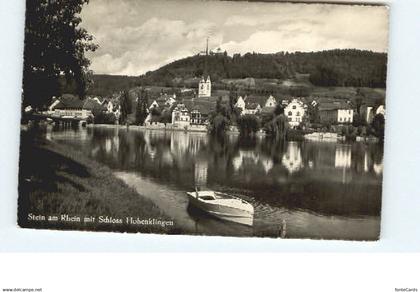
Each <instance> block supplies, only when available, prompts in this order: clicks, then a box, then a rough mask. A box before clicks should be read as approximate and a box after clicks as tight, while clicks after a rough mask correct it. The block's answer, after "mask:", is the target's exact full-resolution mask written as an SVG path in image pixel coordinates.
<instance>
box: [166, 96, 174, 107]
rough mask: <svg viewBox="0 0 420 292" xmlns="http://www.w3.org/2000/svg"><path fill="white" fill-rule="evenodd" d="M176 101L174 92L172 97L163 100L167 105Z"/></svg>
mask: <svg viewBox="0 0 420 292" xmlns="http://www.w3.org/2000/svg"><path fill="white" fill-rule="evenodd" d="M175 102H176V94H175V93H174V95H173V96H172V97H169V98H168V99H167V100H166V101H165V105H167V106H170V107H171V106H172V105H173V104H174V103H175Z"/></svg>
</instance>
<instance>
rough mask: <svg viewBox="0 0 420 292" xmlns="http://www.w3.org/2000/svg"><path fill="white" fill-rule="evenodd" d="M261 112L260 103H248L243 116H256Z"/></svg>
mask: <svg viewBox="0 0 420 292" xmlns="http://www.w3.org/2000/svg"><path fill="white" fill-rule="evenodd" d="M260 111H261V106H260V105H259V104H258V103H247V104H246V105H245V110H243V111H242V112H241V114H242V115H256V114H258V113H259V112H260Z"/></svg>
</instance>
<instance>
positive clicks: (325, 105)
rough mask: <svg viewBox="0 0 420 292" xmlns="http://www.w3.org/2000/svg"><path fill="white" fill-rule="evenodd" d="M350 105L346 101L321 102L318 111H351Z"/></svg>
mask: <svg viewBox="0 0 420 292" xmlns="http://www.w3.org/2000/svg"><path fill="white" fill-rule="evenodd" d="M350 108H351V107H350V105H349V104H348V103H346V102H344V101H338V100H336V101H329V102H320V103H319V107H318V109H319V110H320V111H328V110H339V109H350Z"/></svg>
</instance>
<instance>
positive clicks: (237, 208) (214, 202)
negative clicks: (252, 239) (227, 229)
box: [187, 190, 254, 226]
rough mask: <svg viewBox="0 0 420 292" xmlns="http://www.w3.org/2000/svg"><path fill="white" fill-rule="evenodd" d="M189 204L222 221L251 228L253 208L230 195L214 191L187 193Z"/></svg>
mask: <svg viewBox="0 0 420 292" xmlns="http://www.w3.org/2000/svg"><path fill="white" fill-rule="evenodd" d="M187 195H188V198H189V201H190V204H191V205H192V206H193V207H195V208H197V209H200V210H202V211H204V212H206V213H208V214H210V215H212V216H214V217H217V218H219V219H222V220H227V221H231V222H236V223H240V224H244V225H249V226H252V224H253V220H254V207H253V206H252V205H251V204H250V203H248V202H246V201H244V200H242V199H241V198H237V197H235V196H232V195H228V194H225V193H221V192H214V191H198V190H196V191H195V192H187Z"/></svg>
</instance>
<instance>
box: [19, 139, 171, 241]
mask: <svg viewBox="0 0 420 292" xmlns="http://www.w3.org/2000/svg"><path fill="white" fill-rule="evenodd" d="M27 135H28V134H26V133H24V134H23V135H22V140H21V156H20V171H19V210H18V214H19V216H18V217H19V219H18V221H19V225H20V226H21V227H30V228H54V229H79V230H101V231H127V232H153V233H179V232H178V231H177V230H176V225H175V226H167V227H161V226H157V225H151V226H148V225H125V224H124V225H119V224H113V225H111V224H103V223H102V224H99V223H68V222H58V223H56V222H55V223H52V222H36V221H29V222H28V221H27V220H26V219H27V215H28V214H29V213H33V214H35V215H38V214H40V215H47V216H48V215H60V214H68V215H70V216H73V215H79V216H85V215H86V216H96V217H98V216H112V217H114V218H123V219H124V218H125V217H126V216H131V217H134V218H136V217H139V218H141V219H149V218H155V219H159V220H171V219H170V218H168V217H167V216H166V215H165V214H164V213H163V212H162V211H161V210H160V209H159V208H158V207H157V206H155V205H154V204H153V203H152V202H151V201H149V200H148V199H145V198H143V197H141V196H140V195H139V194H138V193H137V192H136V191H135V190H134V189H132V188H129V187H128V186H127V185H125V184H124V183H123V182H122V181H121V180H119V179H117V178H116V177H115V176H114V175H113V173H112V171H111V170H110V169H109V168H108V167H106V166H104V165H101V164H99V163H97V162H95V161H93V160H90V159H88V158H86V157H84V156H83V155H81V153H79V152H77V151H75V150H73V149H71V148H69V147H68V146H64V145H58V144H55V143H51V142H46V141H36V142H35V143H32V142H33V140H32V138H29V137H27ZM96 220H98V219H96ZM174 224H176V223H174Z"/></svg>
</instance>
